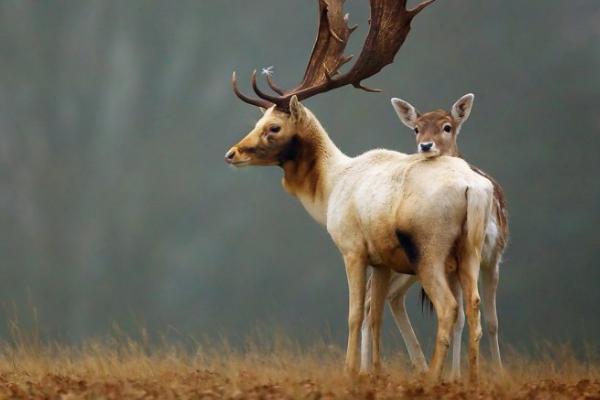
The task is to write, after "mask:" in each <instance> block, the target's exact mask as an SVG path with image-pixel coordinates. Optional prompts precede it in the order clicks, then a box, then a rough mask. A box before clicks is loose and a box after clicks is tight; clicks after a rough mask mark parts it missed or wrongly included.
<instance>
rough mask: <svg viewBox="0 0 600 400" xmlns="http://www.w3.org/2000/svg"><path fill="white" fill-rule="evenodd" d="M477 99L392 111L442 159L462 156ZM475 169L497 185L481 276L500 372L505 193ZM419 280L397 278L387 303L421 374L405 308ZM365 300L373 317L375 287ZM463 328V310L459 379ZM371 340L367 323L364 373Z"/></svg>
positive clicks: (455, 351) (456, 342)
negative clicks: (462, 135) (463, 133)
mask: <svg viewBox="0 0 600 400" xmlns="http://www.w3.org/2000/svg"><path fill="white" fill-rule="evenodd" d="M473 100H474V95H473V94H470V93H469V94H466V95H464V96H463V97H461V98H460V99H459V100H458V101H456V103H454V105H453V106H452V109H451V111H450V112H448V111H445V110H435V111H430V112H427V113H424V114H421V113H420V112H419V111H417V109H416V108H415V107H414V106H412V105H411V104H410V103H408V102H406V101H404V100H401V99H397V98H393V99H392V106H393V107H394V110H395V111H396V113H397V114H398V117H399V118H400V120H401V121H402V123H404V125H406V126H408V127H409V128H410V129H412V130H413V131H414V133H415V138H416V142H417V152H419V153H421V154H423V155H424V156H426V157H437V156H441V155H447V156H453V157H460V151H459V149H458V144H457V137H458V134H459V132H460V130H461V128H462V126H463V124H464V123H465V121H466V120H467V119H468V118H469V115H470V113H471V109H472V107H473ZM472 169H473V170H474V171H475V172H477V173H478V174H480V175H482V176H484V177H485V178H487V179H489V180H490V182H492V184H493V186H494V202H493V211H492V218H491V219H490V223H489V224H488V226H487V228H486V235H485V242H484V248H483V254H482V260H481V272H482V274H481V275H482V292H483V294H482V297H483V314H484V318H485V320H486V323H487V331H488V335H489V344H490V351H491V355H492V360H493V362H494V364H495V365H496V366H497V367H498V368H502V361H501V358H500V348H499V346H498V316H497V312H496V291H497V287H498V278H499V267H500V261H501V258H502V253H503V252H504V249H505V247H506V244H507V241H508V218H507V210H506V201H505V198H504V193H503V191H502V188H501V187H500V185H499V184H498V183H497V182H496V181H495V180H494V179H493V178H491V177H490V176H489V175H487V174H486V173H484V172H483V171H481V170H479V169H477V168H475V167H472ZM415 281H416V280H415V279H414V277H412V276H410V275H404V274H397V273H392V275H391V277H390V284H389V287H390V289H389V291H388V294H387V299H388V301H389V304H390V308H391V310H392V314H393V316H394V319H395V320H396V324H397V326H398V328H399V330H400V332H401V334H402V337H403V338H404V341H405V344H406V347H407V349H408V353H409V357H410V359H411V361H412V363H413V364H414V365H415V367H416V368H417V369H419V370H424V369H426V368H427V365H426V362H425V357H424V356H423V352H422V350H421V347H420V345H419V342H418V340H417V338H416V336H415V334H414V331H413V329H412V326H411V324H410V320H409V318H408V315H407V313H406V309H405V307H404V300H405V296H406V292H407V291H408V289H409V288H410V286H412V284H413V283H415ZM453 291H454V292H455V295H456V297H457V299H458V300H459V303H460V302H461V299H462V293H461V291H460V287H458V286H456V285H455V287H453ZM366 298H367V300H366V305H365V309H366V311H365V315H366V318H369V317H368V315H369V309H370V304H369V302H370V300H369V299H370V284H368V285H367V296H366ZM463 327H464V311H463V310H462V308H461V309H460V310H459V315H458V320H457V323H456V325H455V327H454V332H453V348H452V375H453V376H454V377H455V378H457V377H459V376H460V349H461V336H462V330H463ZM370 335H371V332H370V327H369V326H368V324H363V329H362V338H363V342H362V346H361V347H362V360H361V363H362V367H361V368H362V369H363V370H368V369H369V367H370V362H371V361H370V352H369V341H370V339H369V338H370Z"/></svg>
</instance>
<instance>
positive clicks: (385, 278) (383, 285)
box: [369, 266, 391, 371]
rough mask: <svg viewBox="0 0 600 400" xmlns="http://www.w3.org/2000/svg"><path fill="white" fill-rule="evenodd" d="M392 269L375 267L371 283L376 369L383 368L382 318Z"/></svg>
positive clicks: (373, 344) (371, 319) (372, 332)
mask: <svg viewBox="0 0 600 400" xmlns="http://www.w3.org/2000/svg"><path fill="white" fill-rule="evenodd" d="M390 273H391V270H390V269H389V268H388V267H384V266H379V267H377V268H374V269H373V275H372V281H371V282H372V284H371V307H370V308H371V313H370V314H371V318H370V321H369V322H370V324H371V334H372V337H371V341H372V348H373V353H372V354H373V367H374V369H375V371H380V370H381V320H382V318H383V306H384V304H385V298H386V296H387V294H388V287H389V283H390Z"/></svg>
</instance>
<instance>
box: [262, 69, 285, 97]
mask: <svg viewBox="0 0 600 400" xmlns="http://www.w3.org/2000/svg"><path fill="white" fill-rule="evenodd" d="M266 78H267V84H268V85H269V87H270V88H271V90H273V91H274V92H275V93H277V94H278V95H280V96H283V95H284V91H283V89H281V88H280V87H279V86H277V85H276V84H275V82H273V78H272V77H271V75H270V74H267V76H266Z"/></svg>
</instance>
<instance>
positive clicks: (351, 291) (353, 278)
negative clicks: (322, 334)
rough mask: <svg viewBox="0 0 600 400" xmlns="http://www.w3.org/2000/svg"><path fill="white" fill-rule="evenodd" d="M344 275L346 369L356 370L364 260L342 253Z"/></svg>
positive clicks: (361, 318)
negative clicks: (346, 324)
mask: <svg viewBox="0 0 600 400" xmlns="http://www.w3.org/2000/svg"><path fill="white" fill-rule="evenodd" d="M344 264H345V266H346V277H347V278H348V348H347V350H346V370H347V371H348V372H350V373H352V374H354V373H356V372H358V367H359V365H358V350H359V344H360V328H361V325H362V322H363V317H364V315H363V313H364V307H365V285H366V267H367V264H366V261H365V257H363V256H362V255H357V254H348V255H344Z"/></svg>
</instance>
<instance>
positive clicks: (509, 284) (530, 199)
mask: <svg viewBox="0 0 600 400" xmlns="http://www.w3.org/2000/svg"><path fill="white" fill-rule="evenodd" d="M316 3H317V2H316V1H306V0H293V1H291V0H290V1H276V0H253V1H251V2H250V1H243V0H221V1H195V0H178V1H176V2H172V1H167V0H164V1H156V0H129V1H117V0H86V1H77V0H70V1H59V0H56V1H51V2H49V1H45V2H41V1H34V0H1V1H0V59H1V61H0V255H1V262H0V277H1V279H0V305H1V306H2V308H1V311H2V314H1V316H0V318H1V319H0V339H6V338H7V337H8V335H9V329H8V325H9V324H8V321H9V320H13V319H15V318H18V319H20V324H21V325H23V326H24V327H26V328H27V327H31V326H34V325H37V327H38V328H39V330H40V332H41V335H42V336H43V337H44V338H49V339H52V340H59V341H61V342H67V343H71V342H72V343H76V342H79V341H81V340H82V339H85V338H88V337H98V336H102V335H105V334H107V333H110V332H111V331H112V330H113V329H114V326H119V327H120V329H122V330H124V331H125V332H127V333H129V334H132V335H135V334H136V332H139V330H140V327H145V328H147V329H148V331H149V332H150V333H151V334H152V335H160V334H164V333H165V332H177V334H173V335H171V336H172V337H173V340H176V339H177V336H178V335H180V336H181V337H198V338H202V337H209V338H227V339H228V340H230V341H232V342H234V343H235V342H239V341H241V340H243V338H244V337H246V336H247V335H248V334H250V333H251V332H252V331H253V330H254V329H255V328H256V327H257V326H259V327H260V326H262V327H277V329H278V330H281V331H283V332H285V333H286V334H287V335H290V336H291V337H292V338H294V339H297V340H299V341H301V342H310V341H311V340H313V339H314V338H318V337H321V336H322V337H325V338H326V340H331V341H332V342H335V343H344V341H345V337H346V329H347V328H346V320H347V314H346V313H347V288H346V277H345V272H344V267H343V262H342V259H341V256H340V255H339V254H338V251H337V249H336V248H335V246H334V245H333V243H332V242H331V240H330V239H329V237H328V235H327V233H326V231H325V230H324V229H323V228H322V227H320V226H319V225H317V224H316V223H315V222H314V221H312V220H311V218H310V217H309V216H308V214H307V213H306V212H305V211H304V209H303V208H302V207H301V205H300V204H299V202H298V201H297V200H295V199H294V198H291V197H290V196H289V195H287V194H286V193H285V192H284V190H283V189H282V188H281V184H280V179H281V171H280V170H279V169H278V168H274V167H273V168H247V169H242V170H233V169H232V168H229V167H228V166H227V165H226V164H225V163H224V162H223V155H224V153H225V152H226V150H227V149H228V148H229V147H230V146H231V145H233V144H235V143H236V142H237V141H238V140H239V139H240V138H241V137H242V136H243V135H245V134H246V133H247V132H248V131H249V130H250V129H251V128H252V126H253V124H254V122H255V121H256V120H257V118H258V117H259V115H260V113H259V111H258V110H257V109H255V108H253V107H251V106H249V105H247V104H245V103H243V102H241V101H239V100H238V99H237V98H236V97H235V96H234V95H233V94H232V91H231V88H230V78H231V73H232V71H233V70H237V71H238V76H239V78H240V83H241V84H242V87H243V89H244V90H245V91H246V92H249V77H250V74H251V72H252V70H253V69H254V68H261V67H267V66H270V65H273V66H274V70H275V79H276V81H278V82H279V84H280V85H282V86H284V87H290V86H292V85H294V84H295V83H297V82H299V81H300V80H301V77H302V74H303V72H304V67H305V64H306V62H307V59H308V54H309V53H310V50H311V48H312V43H313V40H314V34H315V30H316V27H317V18H316V14H317V12H316V10H317V8H316V7H317V6H316ZM415 3H416V2H414V1H413V2H411V3H410V4H411V5H414V4H415ZM346 8H347V9H348V11H349V12H350V20H351V22H352V23H358V24H359V29H358V31H357V32H356V33H355V34H354V35H353V40H352V41H351V44H350V48H349V50H348V53H354V54H357V53H358V51H359V49H360V46H361V44H362V40H363V38H364V35H365V33H366V29H367V27H368V24H367V18H368V2H367V1H366V0H348V1H347V4H346ZM412 27H413V29H412V31H411V33H410V35H409V36H408V39H407V41H406V42H405V44H404V46H403V47H402V48H401V50H400V52H399V54H398V55H397V57H396V61H395V63H394V64H392V65H390V66H388V67H386V68H385V69H384V70H383V71H382V73H380V74H379V75H377V76H375V77H373V78H371V79H370V80H368V81H367V82H365V83H366V84H367V85H369V86H371V87H379V88H383V89H384V93H383V94H370V93H366V92H363V91H359V90H356V89H353V88H348V87H346V88H342V89H339V90H336V91H333V92H331V93H327V94H323V95H321V96H318V97H317V98H313V99H309V100H307V101H306V103H305V105H306V106H308V107H309V108H310V109H311V110H313V112H314V113H315V114H316V115H317V117H318V118H319V119H320V120H321V122H322V123H323V125H324V126H325V128H326V129H327V131H328V132H329V134H330V136H331V137H332V139H333V140H334V141H335V143H336V144H337V145H338V146H339V147H340V148H341V149H342V150H343V151H344V152H345V153H347V154H351V155H355V154H359V153H361V152H363V151H366V150H369V149H372V148H376V147H384V148H390V149H398V150H401V151H405V152H413V151H414V149H415V144H414V138H413V134H412V132H411V131H409V130H408V129H407V128H405V127H404V126H403V125H402V124H401V123H400V121H399V120H398V119H397V117H396V115H395V113H394V111H393V110H392V107H391V106H390V103H389V99H390V97H401V98H403V99H405V100H408V101H409V102H411V103H412V104H414V105H415V106H417V108H419V109H420V110H421V111H427V110H431V109H434V108H446V109H449V107H450V106H451V104H452V103H453V102H454V101H455V100H456V99H458V98H459V97H460V96H462V95H463V94H465V93H467V92H473V93H475V95H476V98H475V105H474V109H473V112H472V114H471V118H470V120H469V121H468V122H467V123H466V125H465V126H464V128H463V130H462V132H461V134H460V137H459V142H460V148H461V150H462V152H463V154H464V156H465V158H466V159H468V160H469V161H470V162H472V163H473V164H475V165H477V166H479V167H481V168H482V169H484V170H486V171H487V172H489V173H490V174H491V175H492V176H494V177H495V178H496V179H497V180H498V181H499V182H500V183H501V184H502V185H503V187H504V189H505V191H506V195H507V198H508V204H509V212H510V227H511V238H510V244H509V247H508V250H507V252H506V253H505V257H504V263H503V265H502V267H501V283H500V289H499V293H498V309H499V318H500V335H501V343H502V345H503V346H516V347H521V348H531V346H533V345H534V343H539V341H540V340H542V339H544V340H546V339H547V340H551V341H555V342H565V341H568V342H570V343H573V344H574V345H575V346H576V347H577V346H579V345H581V344H583V343H588V344H589V343H591V344H593V345H600V311H599V307H600V289H599V286H598V285H599V282H600V265H599V263H598V259H599V257H600V231H599V227H600V211H599V210H598V206H599V205H600V184H599V182H598V173H599V172H600V157H599V151H600V136H599V134H600V111H599V107H600V2H598V1H596V0H573V1H561V0H531V1H516V0H513V1H502V2H499V1H494V2H491V1H486V2H481V1H477V2H476V1H467V0H452V1H450V0H439V1H438V2H436V3H435V4H434V5H432V6H430V7H428V8H427V9H426V10H425V11H424V12H423V13H421V14H420V15H419V16H418V17H417V18H416V19H415V20H414V22H413V24H412ZM409 312H410V314H411V317H412V318H413V321H414V323H415V325H416V330H417V334H418V336H419V338H420V339H421V341H422V342H423V343H424V344H425V345H426V346H427V344H431V343H432V342H433V339H434V328H435V319H434V318H433V317H427V316H423V315H422V314H421V310H420V305H419V304H418V292H417V288H416V287H415V288H413V290H412V291H411V295H410V300H409ZM386 313H387V311H386ZM395 329H396V328H395V326H394V325H393V323H392V321H391V319H390V318H389V315H388V317H387V320H386V323H385V332H386V336H385V346H386V347H387V348H388V349H389V348H390V346H398V345H399V343H401V339H400V335H399V334H398V333H397V332H396V331H395ZM486 354H487V353H486Z"/></svg>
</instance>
